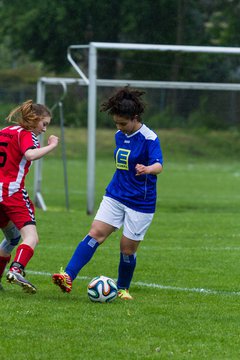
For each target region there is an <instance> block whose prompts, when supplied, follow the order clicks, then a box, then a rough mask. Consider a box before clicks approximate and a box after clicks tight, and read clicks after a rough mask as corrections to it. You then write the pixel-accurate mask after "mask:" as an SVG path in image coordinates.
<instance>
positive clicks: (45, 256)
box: [0, 129, 240, 360]
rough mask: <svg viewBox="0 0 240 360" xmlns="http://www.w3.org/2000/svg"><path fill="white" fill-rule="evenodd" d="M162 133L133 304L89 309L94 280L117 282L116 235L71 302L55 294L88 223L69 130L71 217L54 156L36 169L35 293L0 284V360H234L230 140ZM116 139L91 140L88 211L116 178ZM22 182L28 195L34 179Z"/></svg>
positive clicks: (235, 165)
mask: <svg viewBox="0 0 240 360" xmlns="http://www.w3.org/2000/svg"><path fill="white" fill-rule="evenodd" d="M159 133H160V136H161V140H162V146H163V151H164V157H165V166H164V172H163V173H162V174H161V175H160V176H159V181H158V193H159V196H158V204H157V212H156V214H155V217H154V220H153V223H152V226H151V227H150V229H149V231H148V233H147V235H146V238H145V240H144V242H143V243H142V244H141V246H140V248H139V251H138V257H137V268H136V271H135V275H134V279H133V283H132V287H131V294H132V295H133V296H134V301H133V302H122V301H120V300H119V299H118V300H116V301H114V302H113V303H110V304H95V303H91V302H90V301H89V300H88V298H87V292H86V287H87V284H88V282H89V281H90V279H91V278H92V277H94V276H96V275H99V274H103V275H108V276H111V277H113V278H116V277H117V266H118V259H119V237H120V231H119V232H116V233H114V234H113V235H112V236H111V237H110V238H109V239H108V240H107V241H106V242H105V243H104V244H103V245H102V246H101V247H100V248H99V249H98V250H97V252H96V254H95V255H94V258H93V259H92V261H91V262H90V263H89V264H87V266H86V267H84V268H83V269H82V271H81V273H80V274H79V277H78V278H77V279H76V281H75V282H74V287H73V291H72V292H71V294H63V293H61V292H60V291H59V289H58V288H57V287H56V286H54V285H53V284H52V283H51V275H50V274H52V273H53V272H55V271H57V270H58V269H59V267H60V266H65V265H66V263H67V261H68V260H69V258H70V256H71V254H72V252H73V250H74V249H75V247H76V245H77V244H78V242H79V241H80V240H81V239H82V237H83V236H85V234H86V233H87V232H88V230H89V227H90V225H91V222H92V219H93V216H88V215H86V161H85V160H84V156H83V154H84V153H85V152H86V149H85V145H84V141H85V139H84V136H85V134H84V132H83V131H81V133H80V132H78V131H73V130H71V129H68V130H67V139H66V140H67V145H68V174H69V200H70V210H69V211H67V210H66V209H65V198H64V187H63V171H62V164H61V159H60V151H59V150H60V149H59V150H58V152H57V153H55V155H54V154H52V155H51V156H49V157H48V158H46V159H45V160H44V162H43V189H42V190H43V191H42V192H43V196H44V199H45V201H46V204H47V207H48V211H46V212H43V211H41V210H39V209H37V211H36V216H37V221H38V232H39V235H40V244H39V246H38V248H37V249H36V252H35V255H34V257H33V259H32V260H31V262H30V263H29V265H28V268H27V270H28V274H27V276H28V278H29V279H30V281H32V282H33V283H34V284H35V285H36V286H37V288H38V292H37V294H36V295H32V296H29V295H27V294H24V293H22V291H21V289H20V288H18V287H16V286H11V285H8V284H6V283H5V280H3V284H4V288H5V291H4V292H1V293H0V302H1V312H0V321H1V326H0V339H1V340H0V359H1V360H7V359H10V358H17V359H18V360H23V359H27V360H37V359H40V360H45V359H46V360H48V359H49V360H62V359H67V360H82V359H83V360H92V359H97V360H103V359H104V360H105V359H108V358H109V359H123V358H124V359H126V360H132V359H133V360H135V359H153V360H154V359H177V360H181V359H194V360H195V359H199V360H201V359H210V360H220V359H231V360H232V359H239V357H240V330H239V322H240V313H239V300H240V292H239V291H240V286H239V278H240V267H239V257H240V245H239V239H240V231H239V228H240V225H239V213H240V195H239V180H240V171H239V161H238V157H239V152H237V151H238V146H239V141H238V134H236V133H220V132H219V133H218V134H217V133H207V134H204V135H203V134H193V133H189V134H184V133H183V132H180V131H177V130H172V131H160V132H159ZM98 134H99V132H98ZM104 134H105V136H104V137H103V136H102V135H104ZM112 134H113V132H112V131H110V130H109V131H106V132H104V131H102V133H101V136H98V139H100V138H102V137H103V138H104V139H105V140H106V141H104V142H102V143H100V141H99V140H98V160H97V164H96V165H97V167H96V209H97V206H98V204H99V202H100V201H101V198H102V195H103V193H104V188H105V186H106V184H107V182H108V181H109V179H110V178H111V175H112V172H113V168H114V167H113V162H112V153H111V150H112V146H113V142H112V139H111V138H110V136H112ZM230 144H231V145H230ZM197 149H199V151H198V152H197V151H196V150H197ZM216 155H217V156H216ZM78 157H79V158H78ZM29 175H30V176H29V179H28V189H29V193H30V194H31V192H32V181H33V169H32V172H31V174H29Z"/></svg>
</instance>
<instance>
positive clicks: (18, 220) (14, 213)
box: [5, 189, 38, 293]
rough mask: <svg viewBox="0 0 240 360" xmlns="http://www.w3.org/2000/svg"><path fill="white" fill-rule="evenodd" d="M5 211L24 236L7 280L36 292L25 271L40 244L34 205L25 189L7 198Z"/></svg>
mask: <svg viewBox="0 0 240 360" xmlns="http://www.w3.org/2000/svg"><path fill="white" fill-rule="evenodd" d="M5 212H6V214H7V216H8V217H9V219H10V220H11V221H12V222H13V223H14V224H15V225H16V227H17V228H18V229H19V231H20V234H21V237H22V243H21V244H20V245H19V246H18V247H17V250H16V255H15V257H14V259H13V262H12V264H11V265H10V269H9V271H8V273H7V280H8V282H10V283H13V284H17V285H20V286H21V287H22V288H23V290H24V291H26V292H29V293H35V292H36V288H35V286H34V285H32V284H31V283H30V282H29V281H28V280H26V279H25V271H24V269H25V267H26V266H27V264H28V262H29V261H30V259H31V258H32V256H33V254H34V249H35V247H36V245H37V244H38V234H37V229H36V221H35V215H34V205H33V203H32V202H31V200H30V199H29V196H28V194H27V192H26V190H25V189H22V190H21V191H19V192H17V193H15V194H13V195H12V196H11V197H10V198H7V199H6V200H5Z"/></svg>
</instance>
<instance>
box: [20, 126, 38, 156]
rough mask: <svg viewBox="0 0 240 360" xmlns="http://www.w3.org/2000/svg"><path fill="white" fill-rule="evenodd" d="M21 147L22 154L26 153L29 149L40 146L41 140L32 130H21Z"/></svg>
mask: <svg viewBox="0 0 240 360" xmlns="http://www.w3.org/2000/svg"><path fill="white" fill-rule="evenodd" d="M19 147H20V150H21V152H22V154H25V152H26V151H27V150H29V149H37V148H39V141H38V139H37V137H36V135H35V134H34V133H32V132H31V131H26V130H25V131H21V132H20V134H19Z"/></svg>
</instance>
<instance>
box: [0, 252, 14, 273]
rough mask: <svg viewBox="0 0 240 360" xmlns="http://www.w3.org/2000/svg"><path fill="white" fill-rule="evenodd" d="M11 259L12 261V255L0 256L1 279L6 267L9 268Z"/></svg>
mask: <svg viewBox="0 0 240 360" xmlns="http://www.w3.org/2000/svg"><path fill="white" fill-rule="evenodd" d="M10 259H11V255H9V256H7V257H5V256H0V277H1V276H2V274H3V273H4V270H5V267H6V266H7V263H9V261H10Z"/></svg>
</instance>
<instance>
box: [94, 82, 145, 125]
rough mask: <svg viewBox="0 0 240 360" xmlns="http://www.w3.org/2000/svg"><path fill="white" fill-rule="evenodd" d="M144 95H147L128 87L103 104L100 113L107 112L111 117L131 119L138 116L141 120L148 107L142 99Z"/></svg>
mask: <svg viewBox="0 0 240 360" xmlns="http://www.w3.org/2000/svg"><path fill="white" fill-rule="evenodd" d="M143 94H145V92H144V91H140V90H137V89H131V88H129V87H128V86H126V87H124V88H122V89H120V90H118V91H117V92H116V94H115V95H113V96H112V97H110V98H109V99H108V100H107V101H105V102H103V103H102V104H101V107H100V111H106V112H107V113H108V114H110V115H119V116H122V117H125V118H131V119H133V118H134V117H135V116H138V118H139V120H140V118H141V115H142V114H143V113H144V109H145V106H146V105H145V103H144V102H143V100H142V99H141V96H142V95H143Z"/></svg>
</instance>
